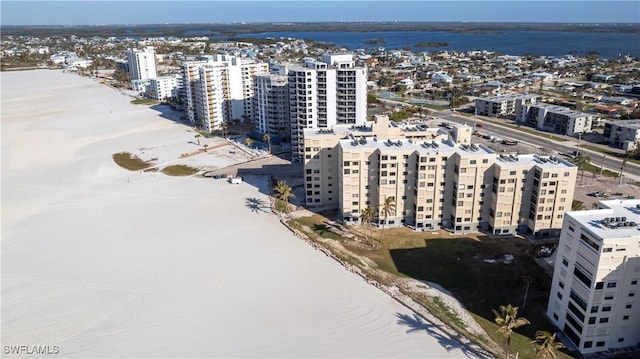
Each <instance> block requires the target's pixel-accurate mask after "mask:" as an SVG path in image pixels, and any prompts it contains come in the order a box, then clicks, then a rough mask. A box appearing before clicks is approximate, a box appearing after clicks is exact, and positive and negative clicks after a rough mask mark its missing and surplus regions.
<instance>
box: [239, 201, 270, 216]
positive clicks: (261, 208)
mask: <svg viewBox="0 0 640 359" xmlns="http://www.w3.org/2000/svg"><path fill="white" fill-rule="evenodd" d="M245 201H246V202H245V206H246V207H247V208H249V209H250V210H251V212H253V213H260V212H267V211H266V210H265V208H270V207H269V205H268V204H267V203H266V202H265V201H263V200H261V199H259V198H255V197H253V198H245Z"/></svg>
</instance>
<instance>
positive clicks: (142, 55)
mask: <svg viewBox="0 0 640 359" xmlns="http://www.w3.org/2000/svg"><path fill="white" fill-rule="evenodd" d="M127 62H128V64H129V74H130V75H131V88H132V89H133V90H134V91H138V92H144V91H145V90H146V86H147V85H148V84H149V79H151V78H155V77H157V76H158V74H157V72H156V56H155V50H154V49H153V47H152V46H148V47H145V48H144V49H142V50H138V49H129V51H127Z"/></svg>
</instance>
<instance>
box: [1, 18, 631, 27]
mask: <svg viewBox="0 0 640 359" xmlns="http://www.w3.org/2000/svg"><path fill="white" fill-rule="evenodd" d="M327 23H331V24H358V23H360V24H384V23H389V24H451V23H455V24H522V25H524V24H529V25H591V26H597V25H626V26H638V27H640V23H635V22H602V21H598V22H586V21H579V22H530V21H464V20H451V21H404V20H403V21H396V20H353V21H340V20H327V21H225V22H175V23H173V22H164V23H118V24H20V25H17V24H13V25H0V28H2V27H81V26H85V27H97V26H150V25H153V26H170V25H240V26H241V25H261V24H269V25H295V24H327Z"/></svg>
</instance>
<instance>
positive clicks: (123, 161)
mask: <svg viewBox="0 0 640 359" xmlns="http://www.w3.org/2000/svg"><path fill="white" fill-rule="evenodd" d="M112 158H113V161H114V162H115V163H116V164H117V165H118V166H120V167H122V168H125V169H128V170H129V171H140V170H144V169H147V168H149V167H151V166H153V161H144V160H142V159H141V158H140V157H138V156H134V155H132V154H131V153H129V152H119V153H114V154H113V156H112Z"/></svg>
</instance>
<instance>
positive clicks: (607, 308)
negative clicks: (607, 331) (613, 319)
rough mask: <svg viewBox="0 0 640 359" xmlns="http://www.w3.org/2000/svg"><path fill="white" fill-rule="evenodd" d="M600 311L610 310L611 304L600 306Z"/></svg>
mask: <svg viewBox="0 0 640 359" xmlns="http://www.w3.org/2000/svg"><path fill="white" fill-rule="evenodd" d="M602 311H603V312H610V311H611V306H610V305H606V306H604V307H602Z"/></svg>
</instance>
